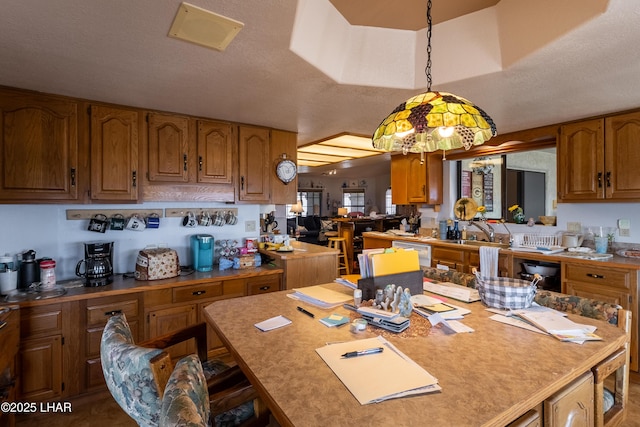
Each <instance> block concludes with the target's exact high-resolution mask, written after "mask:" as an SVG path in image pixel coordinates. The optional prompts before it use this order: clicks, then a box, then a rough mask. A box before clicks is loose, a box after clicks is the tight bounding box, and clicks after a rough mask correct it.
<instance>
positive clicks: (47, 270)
mask: <svg viewBox="0 0 640 427" xmlns="http://www.w3.org/2000/svg"><path fill="white" fill-rule="evenodd" d="M55 285H56V262H55V261H54V260H52V259H46V260H42V261H40V286H41V287H43V288H51V287H53V286H55Z"/></svg>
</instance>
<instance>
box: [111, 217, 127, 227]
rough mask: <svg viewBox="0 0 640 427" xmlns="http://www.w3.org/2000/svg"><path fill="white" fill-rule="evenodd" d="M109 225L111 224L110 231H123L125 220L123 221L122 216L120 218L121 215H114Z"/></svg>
mask: <svg viewBox="0 0 640 427" xmlns="http://www.w3.org/2000/svg"><path fill="white" fill-rule="evenodd" d="M110 223H111V228H110V230H116V231H122V230H124V223H125V220H124V216H122V215H121V214H115V215H114V216H112V217H111V220H110Z"/></svg>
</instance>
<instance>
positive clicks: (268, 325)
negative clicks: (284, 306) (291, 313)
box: [254, 316, 291, 332]
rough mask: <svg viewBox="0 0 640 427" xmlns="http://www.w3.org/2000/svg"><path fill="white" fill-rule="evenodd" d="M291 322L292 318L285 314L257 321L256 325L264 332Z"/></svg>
mask: <svg viewBox="0 0 640 427" xmlns="http://www.w3.org/2000/svg"><path fill="white" fill-rule="evenodd" d="M290 324H291V320H289V319H287V318H286V317H284V316H276V317H272V318H270V319H267V320H263V321H262V322H259V323H256V324H255V325H254V326H255V327H256V328H258V329H260V330H261V331H263V332H266V331H271V330H273V329H278V328H282V327H283V326H287V325H290Z"/></svg>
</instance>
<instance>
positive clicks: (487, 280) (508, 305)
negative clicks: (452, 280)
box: [474, 271, 540, 310]
mask: <svg viewBox="0 0 640 427" xmlns="http://www.w3.org/2000/svg"><path fill="white" fill-rule="evenodd" d="M474 274H475V275H476V288H477V289H478V293H479V294H480V300H481V301H482V303H483V304H484V305H486V306H487V307H492V308H501V309H511V310H517V309H521V308H528V307H531V304H532V303H533V297H534V296H535V295H536V289H537V286H536V284H537V283H538V281H539V280H540V275H539V274H536V275H534V278H533V280H532V281H531V282H527V281H526V280H520V279H512V278H509V277H483V276H481V275H480V273H479V272H478V271H476V272H474Z"/></svg>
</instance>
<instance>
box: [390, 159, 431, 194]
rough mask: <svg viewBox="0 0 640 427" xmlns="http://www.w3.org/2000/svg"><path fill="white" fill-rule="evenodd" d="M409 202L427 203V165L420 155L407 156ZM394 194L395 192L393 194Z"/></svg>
mask: <svg viewBox="0 0 640 427" xmlns="http://www.w3.org/2000/svg"><path fill="white" fill-rule="evenodd" d="M406 160H407V161H406V164H407V165H406V168H407V182H406V184H405V185H406V186H407V201H408V202H409V203H425V202H426V201H427V165H426V162H424V161H422V160H421V159H420V155H419V154H407V159H406ZM391 194H393V192H392V193H391Z"/></svg>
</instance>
